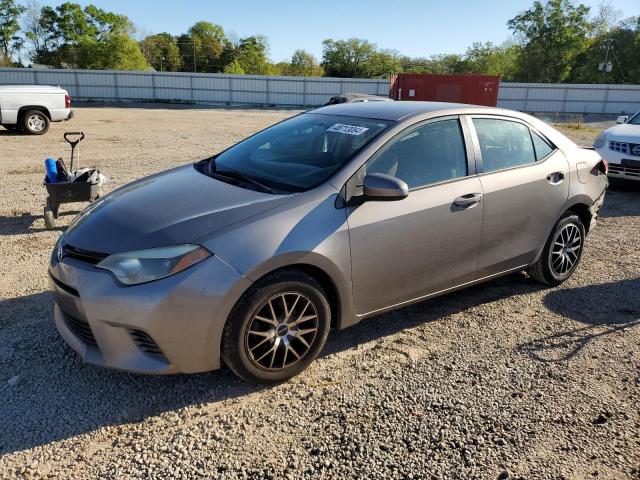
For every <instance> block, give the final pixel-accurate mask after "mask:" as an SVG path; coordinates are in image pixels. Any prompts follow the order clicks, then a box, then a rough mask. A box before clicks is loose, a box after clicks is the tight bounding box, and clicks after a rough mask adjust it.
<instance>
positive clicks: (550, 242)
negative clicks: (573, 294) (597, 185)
mask: <svg viewBox="0 0 640 480" xmlns="http://www.w3.org/2000/svg"><path fill="white" fill-rule="evenodd" d="M585 237H586V231H585V228H584V223H583V222H582V220H581V219H580V217H579V216H578V215H576V214H575V213H572V212H567V213H565V214H564V215H563V216H562V218H560V220H558V223H556V225H555V227H554V228H553V231H552V232H551V235H549V238H548V239H547V242H546V244H545V246H544V250H543V251H542V255H540V258H539V259H538V261H537V262H536V264H535V265H533V266H532V267H531V268H530V269H529V275H531V276H532V277H533V278H534V279H535V280H537V281H539V282H541V283H544V284H546V285H551V286H556V285H560V284H561V283H562V282H564V281H565V280H567V279H569V277H571V275H573V272H575V270H576V268H577V267H578V264H579V263H580V259H581V258H582V250H583V248H584V241H585Z"/></svg>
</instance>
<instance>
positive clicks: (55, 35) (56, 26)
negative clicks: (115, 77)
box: [26, 2, 149, 70]
mask: <svg viewBox="0 0 640 480" xmlns="http://www.w3.org/2000/svg"><path fill="white" fill-rule="evenodd" d="M31 17H34V18H35V14H33V15H31ZM34 18H31V20H30V21H29V22H28V23H29V29H28V30H27V32H26V35H27V37H28V38H29V39H30V40H31V41H32V43H33V44H34V47H36V46H37V48H35V52H34V56H33V61H34V62H36V63H45V64H48V65H53V66H56V67H67V66H68V67H78V68H117V69H122V70H139V69H142V70H144V69H147V68H149V65H148V64H147V62H146V60H145V59H144V56H143V55H142V52H140V48H139V46H138V44H137V43H136V42H135V41H134V40H133V38H132V34H133V32H134V27H133V24H132V23H131V21H130V20H129V19H128V18H127V17H126V16H124V15H119V14H116V13H112V12H108V11H106V10H102V9H100V8H97V7H96V6H94V5H87V6H86V7H85V8H84V9H83V8H82V7H81V6H80V5H79V4H77V3H71V2H65V3H63V4H61V5H59V6H57V7H56V8H55V9H54V8H51V7H47V6H45V7H43V8H42V9H41V10H40V14H39V15H38V16H37V24H36V23H34V21H33V20H34Z"/></svg>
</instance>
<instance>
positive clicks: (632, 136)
mask: <svg viewBox="0 0 640 480" xmlns="http://www.w3.org/2000/svg"><path fill="white" fill-rule="evenodd" d="M617 123H618V125H616V126H615V127H611V128H608V129H607V130H605V131H603V132H601V133H600V134H599V135H598V136H597V137H596V139H595V141H594V142H593V146H594V147H595V149H596V151H597V152H598V153H599V154H600V156H601V157H602V158H604V159H605V160H606V161H607V162H608V163H609V172H608V175H609V176H610V177H611V178H620V179H625V180H635V181H637V182H640V112H638V113H636V114H635V115H633V116H632V117H631V118H629V117H628V116H626V115H623V116H620V117H618V120H617Z"/></svg>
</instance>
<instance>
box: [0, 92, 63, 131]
mask: <svg viewBox="0 0 640 480" xmlns="http://www.w3.org/2000/svg"><path fill="white" fill-rule="evenodd" d="M71 117H73V112H72V111H71V97H69V92H67V91H66V90H64V89H63V88H60V87H50V86H46V85H1V86H0V124H2V126H3V127H5V128H6V129H7V130H16V129H19V130H22V131H25V132H27V133H31V134H32V135H42V134H43V133H46V131H47V130H49V124H50V123H51V122H61V121H63V120H69V119H70V118H71Z"/></svg>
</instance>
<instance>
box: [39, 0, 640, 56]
mask: <svg viewBox="0 0 640 480" xmlns="http://www.w3.org/2000/svg"><path fill="white" fill-rule="evenodd" d="M75 1H76V2H77V3H80V4H81V5H83V6H84V5H86V4H88V3H93V4H94V5H96V6H98V7H100V8H102V9H105V10H109V11H113V12H116V13H121V14H124V15H127V16H128V17H129V18H130V19H131V20H132V21H133V22H134V24H135V25H136V27H137V28H138V30H139V33H138V35H140V34H144V35H147V34H151V33H159V32H169V33H171V34H173V35H177V34H180V33H183V32H185V31H186V30H187V29H188V28H189V27H190V26H191V25H193V24H194V23H195V22H197V21H199V20H206V21H210V22H213V23H217V24H219V25H222V27H223V28H224V29H225V31H226V32H229V31H233V32H234V33H235V34H236V35H237V37H238V38H242V37H245V36H249V35H256V34H263V35H266V36H267V38H268V39H269V45H270V57H271V59H272V60H273V61H281V60H289V59H290V58H291V55H292V54H293V52H294V51H295V50H296V49H298V48H302V49H304V50H307V51H309V52H311V53H312V54H313V55H315V56H316V58H318V59H320V58H321V56H322V41H323V40H324V39H326V38H333V39H334V40H337V39H347V38H352V37H357V38H363V39H367V40H369V41H371V42H373V43H375V44H377V45H378V47H380V48H388V49H394V50H398V51H399V52H400V53H402V54H404V55H408V56H411V57H419V56H425V57H428V56H430V55H435V54H439V53H464V52H465V50H466V49H467V47H469V46H471V44H472V43H473V42H475V41H482V42H485V41H491V42H493V43H501V42H503V41H504V40H507V39H509V38H510V36H511V34H510V32H509V30H508V28H507V25H506V24H507V20H509V19H510V18H512V17H514V16H515V15H516V14H518V13H519V12H521V11H524V10H527V9H528V8H529V7H530V6H531V5H532V4H533V0H482V1H480V0H467V1H462V0H396V1H395V2H394V1H393V0H384V1H383V0H369V1H365V0H361V1H360V2H356V1H350V2H347V1H344V0H322V1H317V0H316V1H312V2H305V1H304V0H297V1H294V0H236V1H229V0H222V1H220V0H209V1H207V0H183V1H182V2H179V1H178V2H176V1H175V0H173V1H168V0H91V1H84V0H75ZM601 2H602V0H582V1H581V3H584V4H585V5H587V6H589V7H591V9H592V12H595V11H597V7H598V5H599V4H600V3H601ZM40 3H41V4H43V5H51V6H56V5H59V4H60V3H62V1H51V0H45V1H42V0H40ZM610 3H611V4H612V5H613V6H614V7H615V8H617V9H618V10H621V11H622V14H623V16H624V17H630V16H634V15H640V0H615V1H611V2H610Z"/></svg>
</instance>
